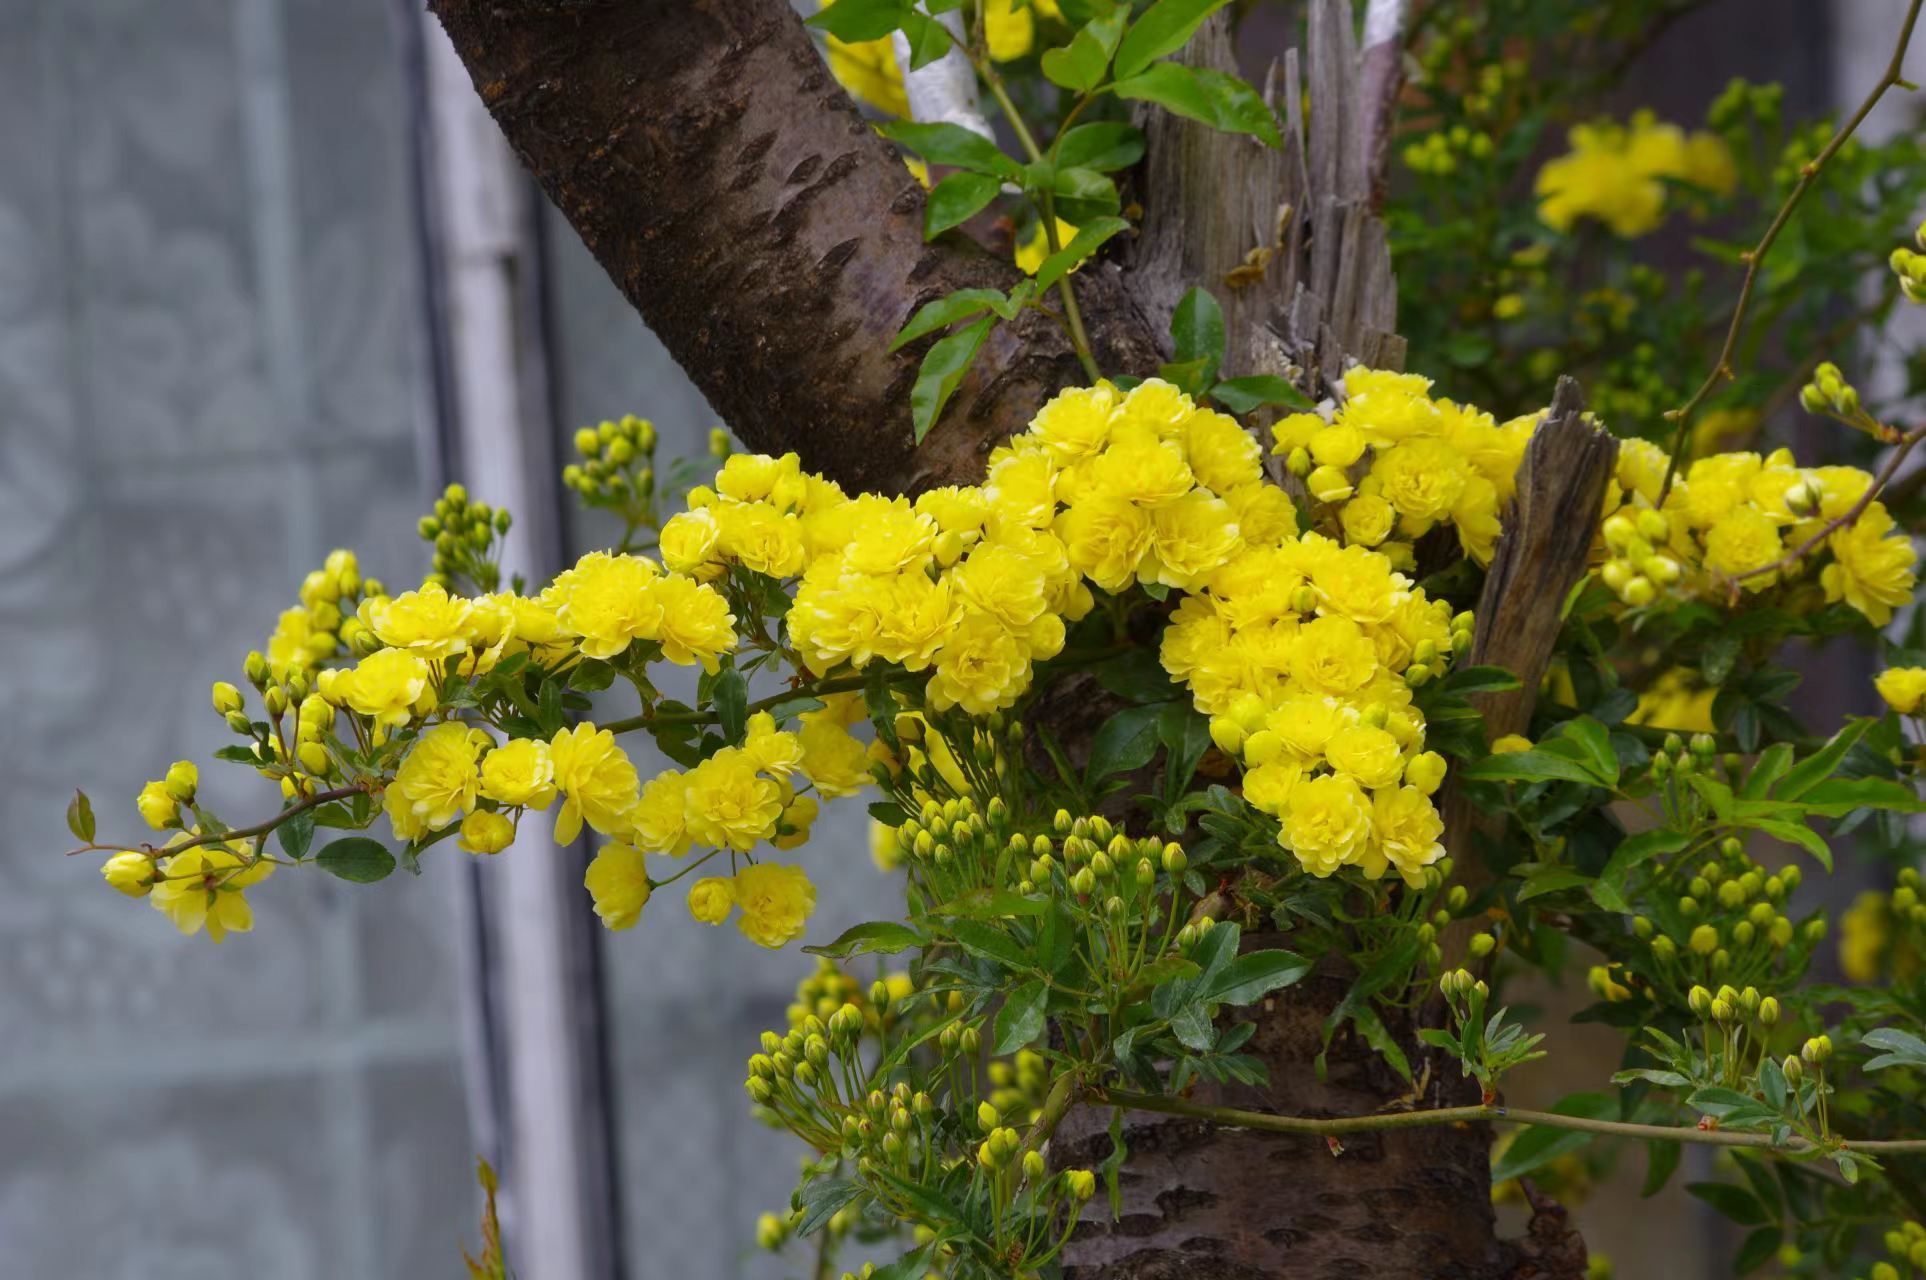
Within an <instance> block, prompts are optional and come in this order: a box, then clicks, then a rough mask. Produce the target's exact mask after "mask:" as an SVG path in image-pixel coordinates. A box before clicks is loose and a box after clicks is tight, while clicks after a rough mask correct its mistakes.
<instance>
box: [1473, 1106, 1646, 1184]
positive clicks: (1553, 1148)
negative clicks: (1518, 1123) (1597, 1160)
mask: <svg viewBox="0 0 1926 1280" xmlns="http://www.w3.org/2000/svg"><path fill="white" fill-rule="evenodd" d="M1552 1111H1553V1112H1554V1113H1556V1114H1558V1115H1561V1116H1579V1117H1582V1118H1584V1119H1587V1120H1616V1119H1618V1099H1617V1098H1615V1097H1613V1096H1612V1095H1611V1094H1607V1093H1574V1094H1571V1095H1569V1096H1568V1097H1565V1098H1561V1099H1560V1100H1559V1101H1558V1103H1557V1104H1556V1105H1555V1106H1553V1107H1552ZM1597 1136H1598V1135H1597V1134H1593V1133H1586V1132H1585V1131H1583V1130H1576V1129H1553V1128H1549V1127H1547V1126H1545V1125H1532V1126H1530V1127H1529V1128H1527V1129H1526V1130H1525V1131H1524V1132H1523V1133H1521V1134H1519V1135H1518V1137H1517V1138H1516V1139H1515V1140H1514V1141H1513V1142H1512V1144H1511V1145H1510V1146H1509V1147H1507V1148H1505V1154H1504V1155H1502V1156H1500V1157H1499V1158H1498V1161H1497V1163H1495V1164H1494V1165H1492V1167H1491V1180H1492V1181H1493V1182H1494V1183H1496V1182H1506V1181H1509V1180H1510V1179H1512V1178H1521V1177H1523V1176H1524V1175H1526V1174H1528V1173H1530V1172H1531V1171H1532V1170H1534V1169H1538V1168H1542V1167H1543V1166H1545V1165H1547V1164H1550V1163H1551V1162H1552V1161H1554V1160H1556V1159H1558V1157H1560V1156H1562V1155H1565V1154H1566V1153H1568V1152H1572V1151H1576V1150H1578V1149H1579V1148H1580V1147H1582V1146H1584V1145H1585V1144H1586V1143H1588V1142H1590V1141H1591V1140H1592V1139H1593V1138H1595V1137H1597Z"/></svg>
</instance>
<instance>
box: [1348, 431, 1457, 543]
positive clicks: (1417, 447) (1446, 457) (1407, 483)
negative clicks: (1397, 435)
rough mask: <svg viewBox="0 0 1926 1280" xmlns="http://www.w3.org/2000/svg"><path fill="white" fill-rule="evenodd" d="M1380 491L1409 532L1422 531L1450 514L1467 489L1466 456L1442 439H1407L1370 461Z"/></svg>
mask: <svg viewBox="0 0 1926 1280" xmlns="http://www.w3.org/2000/svg"><path fill="white" fill-rule="evenodd" d="M1371 478H1372V479H1373V480H1375V481H1377V483H1378V486H1379V487H1378V492H1379V494H1380V495H1381V496H1382V497H1383V498H1384V500H1385V501H1386V502H1389V503H1390V504H1391V505H1392V506H1393V507H1394V508H1396V510H1397V512H1398V514H1399V515H1401V516H1403V517H1404V519H1405V527H1406V530H1407V531H1408V532H1411V533H1421V532H1423V531H1424V530H1425V529H1426V528H1429V527H1430V526H1431V525H1432V524H1434V523H1436V522H1437V521H1438V520H1440V519H1442V518H1443V517H1445V516H1446V515H1448V514H1450V512H1451V508H1452V507H1453V506H1454V505H1455V504H1456V503H1457V501H1458V495H1459V494H1461V493H1463V492H1464V487H1465V482H1466V481H1467V480H1468V479H1469V476H1468V475H1467V474H1466V469H1465V462H1464V458H1463V457H1462V456H1461V455H1460V454H1459V453H1458V451H1457V450H1456V449H1454V448H1452V447H1451V445H1450V444H1448V443H1446V442H1445V441H1443V440H1436V439H1416V440H1406V441H1403V442H1402V443H1400V444H1398V445H1395V446H1393V447H1392V448H1390V449H1387V450H1385V451H1384V452H1383V453H1380V454H1379V455H1378V456H1377V458H1376V459H1375V460H1374V461H1373V462H1372V463H1371Z"/></svg>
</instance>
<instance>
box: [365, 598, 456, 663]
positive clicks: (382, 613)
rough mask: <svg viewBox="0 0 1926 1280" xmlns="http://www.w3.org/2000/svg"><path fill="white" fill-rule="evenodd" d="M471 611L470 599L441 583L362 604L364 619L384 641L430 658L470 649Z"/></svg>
mask: <svg viewBox="0 0 1926 1280" xmlns="http://www.w3.org/2000/svg"><path fill="white" fill-rule="evenodd" d="M468 613H469V602H468V601H466V600H464V599H462V598H461V597H460V596H451V595H449V594H448V592H447V591H446V590H445V589H444V588H443V587H442V586H441V584H440V583H438V582H428V583H423V584H422V587H421V589H420V590H419V591H407V592H403V593H402V594H401V595H398V596H396V597H394V598H393V599H391V600H390V599H385V598H377V599H373V600H368V601H365V602H363V604H362V606H361V620H362V621H363V622H364V623H366V624H367V625H368V629H369V630H371V631H373V632H374V634H375V638H376V639H377V640H379V641H381V643H382V644H384V645H387V646H388V647H389V648H391V649H406V650H407V651H408V652H410V653H412V654H415V655H416V656H418V657H422V658H426V659H429V660H430V661H432V660H434V659H437V658H452V657H454V656H455V655H456V654H458V653H462V652H464V651H466V650H467V648H468Z"/></svg>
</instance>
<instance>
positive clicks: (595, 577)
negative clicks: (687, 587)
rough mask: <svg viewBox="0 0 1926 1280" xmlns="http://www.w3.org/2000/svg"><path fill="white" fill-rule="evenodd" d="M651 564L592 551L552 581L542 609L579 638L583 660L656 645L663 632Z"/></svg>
mask: <svg viewBox="0 0 1926 1280" xmlns="http://www.w3.org/2000/svg"><path fill="white" fill-rule="evenodd" d="M657 576H658V575H657V570H656V567H655V562H654V561H652V560H648V559H645V558H643V557H642V556H629V555H610V554H609V553H608V552H606V551H591V552H589V553H588V554H587V555H585V556H583V557H582V558H581V559H580V560H578V561H576V562H575V565H574V567H573V568H569V569H565V570H563V571H562V572H561V573H560V574H557V575H556V578H555V581H554V582H552V583H550V584H549V587H548V590H546V591H544V592H543V593H542V601H543V603H545V604H547V605H549V606H550V607H551V608H553V609H554V610H555V618H556V621H557V622H559V623H560V624H561V626H562V629H563V630H564V631H566V632H568V633H569V634H570V635H574V636H577V637H579V638H580V646H579V647H580V648H581V650H582V654H583V656H584V657H589V658H613V657H614V656H615V655H616V654H618V653H621V652H622V651H623V650H625V649H627V648H628V647H629V645H630V644H631V643H633V642H634V641H636V640H654V639H655V638H656V637H657V636H658V634H659V633H660V628H661V626H662V606H661V604H660V603H659V602H658V601H657V599H656V594H655V591H654V586H655V583H656V579H657Z"/></svg>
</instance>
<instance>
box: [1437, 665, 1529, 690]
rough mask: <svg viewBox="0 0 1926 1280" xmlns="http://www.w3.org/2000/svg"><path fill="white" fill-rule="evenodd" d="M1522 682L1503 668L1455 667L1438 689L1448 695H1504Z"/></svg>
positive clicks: (1439, 683) (1439, 684) (1441, 681)
mask: <svg viewBox="0 0 1926 1280" xmlns="http://www.w3.org/2000/svg"><path fill="white" fill-rule="evenodd" d="M1521 683H1522V682H1521V681H1520V680H1519V679H1518V677H1517V676H1515V675H1513V674H1512V673H1511V672H1509V671H1507V670H1505V669H1504V668H1503V667H1492V666H1479V667H1453V668H1452V669H1451V671H1450V673H1449V674H1447V675H1446V676H1445V678H1444V679H1442V680H1440V681H1439V682H1438V687H1439V688H1440V689H1442V690H1443V691H1444V692H1446V693H1455V694H1460V695H1463V694H1471V693H1504V692H1506V691H1507V690H1510V689H1516V688H1518V687H1519V685H1520V684H1521Z"/></svg>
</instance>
